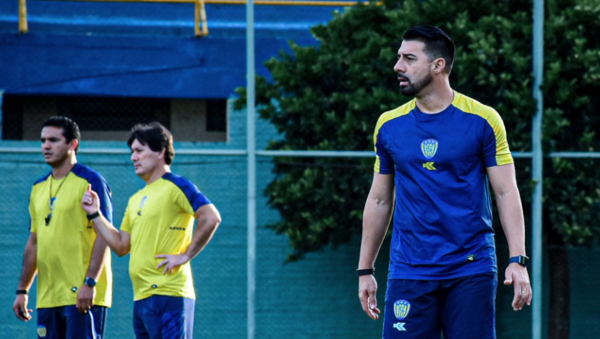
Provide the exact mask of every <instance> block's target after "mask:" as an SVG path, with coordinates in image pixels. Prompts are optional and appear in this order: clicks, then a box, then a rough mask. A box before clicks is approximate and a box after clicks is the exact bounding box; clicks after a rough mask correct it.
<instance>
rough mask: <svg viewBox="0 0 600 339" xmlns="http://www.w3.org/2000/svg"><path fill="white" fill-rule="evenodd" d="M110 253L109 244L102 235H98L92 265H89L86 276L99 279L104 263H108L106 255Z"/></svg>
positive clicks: (91, 260)
mask: <svg viewBox="0 0 600 339" xmlns="http://www.w3.org/2000/svg"><path fill="white" fill-rule="evenodd" d="M108 255H110V253H109V251H108V245H107V244H106V242H105V241H104V239H103V238H102V236H100V235H97V236H96V240H95V241H94V248H93V250H92V257H91V259H90V265H89V267H88V271H87V274H86V277H90V278H93V279H94V280H98V278H100V274H101V273H102V269H104V264H105V263H106V257H107V256H108Z"/></svg>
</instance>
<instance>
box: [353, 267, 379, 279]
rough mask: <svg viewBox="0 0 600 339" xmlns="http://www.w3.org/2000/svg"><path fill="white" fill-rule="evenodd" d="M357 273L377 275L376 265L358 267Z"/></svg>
mask: <svg viewBox="0 0 600 339" xmlns="http://www.w3.org/2000/svg"><path fill="white" fill-rule="evenodd" d="M356 275H357V276H359V277H360V276H361V275H375V267H373V268H365V269H362V270H360V269H358V270H356Z"/></svg>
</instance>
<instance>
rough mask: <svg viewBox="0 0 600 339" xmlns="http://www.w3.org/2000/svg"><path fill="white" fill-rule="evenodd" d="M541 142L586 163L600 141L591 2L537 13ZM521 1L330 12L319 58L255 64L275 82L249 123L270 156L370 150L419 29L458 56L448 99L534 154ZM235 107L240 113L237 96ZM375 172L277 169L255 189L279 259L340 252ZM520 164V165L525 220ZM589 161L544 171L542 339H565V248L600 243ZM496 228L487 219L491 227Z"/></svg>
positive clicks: (342, 165) (329, 163)
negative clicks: (411, 33)
mask: <svg viewBox="0 0 600 339" xmlns="http://www.w3.org/2000/svg"><path fill="white" fill-rule="evenodd" d="M546 7H547V8H546V14H547V15H546V22H545V60H546V61H545V80H544V84H545V85H544V86H543V92H544V97H545V99H544V104H545V111H544V125H543V142H544V151H545V152H546V153H549V152H555V151H580V152H582V151H583V152H590V151H594V150H598V149H599V146H600V140H599V139H598V138H596V134H595V131H596V130H599V128H600V106H599V102H598V100H599V95H598V93H600V81H599V80H600V66H599V65H598V60H599V58H600V48H599V47H598V44H597V41H598V39H599V38H600V4H599V3H598V0H549V1H547V2H546ZM532 8H533V4H532V2H531V1H516V0H500V1H480V0H464V1H451V0H429V1H427V0H423V1H418V0H404V1H403V0H384V1H383V3H382V4H381V5H357V6H355V7H352V8H350V9H347V10H346V11H345V12H344V13H334V16H333V19H332V20H331V21H330V22H329V23H327V24H326V25H319V26H316V27H314V28H312V29H311V32H312V34H313V36H314V37H315V39H316V40H317V41H318V47H315V46H308V47H303V46H298V45H295V44H293V43H291V44H290V46H291V50H292V53H291V54H286V53H283V52H282V53H280V55H279V57H278V58H272V59H271V60H269V61H267V62H266V63H265V64H266V66H267V68H268V69H269V71H270V72H271V75H272V77H273V81H271V82H267V81H266V80H265V78H260V77H259V78H257V105H258V112H259V114H260V116H261V117H262V118H263V119H266V120H268V121H269V122H271V123H272V124H273V125H274V126H275V127H276V128H277V130H278V131H279V132H280V133H281V135H282V139H281V140H278V141H274V142H272V143H271V144H270V145H269V146H268V148H269V149H274V150H373V142H372V133H373V130H374V126H375V123H376V121H377V118H378V117H379V115H380V114H381V113H382V112H384V111H386V110H390V109H392V108H395V107H398V106H400V105H401V104H403V103H404V102H405V101H407V100H408V98H404V97H402V96H401V95H400V94H399V91H398V89H397V88H398V85H397V81H396V79H395V73H394V72H393V70H392V67H393V65H394V63H395V55H396V51H397V48H398V47H399V46H400V42H401V34H402V32H404V31H406V29H408V28H409V27H411V26H414V25H417V24H430V25H435V26H438V27H440V28H442V29H444V31H446V32H447V33H448V34H449V35H450V36H451V37H453V39H454V40H455V43H456V45H457V51H456V61H455V67H454V70H453V72H452V75H451V78H450V82H451V85H452V86H453V88H454V89H456V90H457V91H459V92H462V93H464V94H466V95H469V96H472V97H474V98H476V99H477V100H479V101H481V102H482V103H484V104H487V105H490V106H492V107H494V108H495V109H496V110H497V111H498V112H499V113H500V114H501V116H502V118H503V120H504V122H505V125H506V128H507V131H508V137H509V142H510V145H511V150H512V151H530V150H531V146H530V145H531V119H532V116H533V114H534V113H535V102H534V100H533V98H532V79H533V78H532V53H531V52H532ZM238 92H239V93H240V94H241V97H240V99H239V100H238V101H237V107H238V108H240V107H242V106H243V105H244V104H245V91H244V89H238ZM372 162H373V161H372V160H360V161H357V160H342V161H340V160H339V159H323V158H314V159H305V160H302V161H298V160H297V159H293V158H277V159H275V166H274V172H275V174H276V176H275V179H274V180H273V181H272V182H271V183H270V184H269V186H268V187H267V189H266V192H265V193H266V195H267V196H268V197H269V204H270V206H271V207H273V208H275V209H277V210H278V211H279V212H280V214H281V220H280V221H279V222H277V223H275V224H273V225H270V227H272V228H273V229H274V230H275V231H276V232H278V233H282V234H285V235H287V236H288V237H289V239H290V245H291V248H292V253H290V254H289V256H288V260H297V259H299V258H301V257H302V256H303V255H304V254H306V253H308V252H311V251H316V250H320V249H322V248H324V247H327V246H332V247H336V246H337V245H340V244H343V243H347V242H348V241H349V240H350V239H351V238H352V236H353V235H356V234H359V233H360V230H361V218H362V210H363V206H364V201H365V199H366V196H367V193H368V189H369V187H370V181H371V179H372V170H371V168H372V165H373V164H372ZM529 163H530V162H529V161H517V162H516V165H517V171H518V176H519V178H518V180H519V183H520V190H521V194H522V198H523V200H524V208H525V210H526V211H525V215H526V217H528V216H529V215H530V213H529V202H530V197H531V192H532V191H531V187H532V183H531V180H530V165H529ZM597 166H598V161H597V160H594V159H590V158H583V159H565V158H562V159H561V158H552V159H546V160H545V163H544V176H545V180H544V183H543V184H544V197H543V201H544V225H545V228H544V239H545V241H546V245H547V248H548V253H549V259H550V271H551V272H550V274H551V277H552V278H551V284H553V286H551V290H552V291H553V292H552V293H553V294H552V295H551V311H550V315H551V320H550V328H551V330H550V331H549V336H550V338H566V337H568V335H569V321H568V319H569V307H570V305H569V274H568V272H569V269H568V261H567V259H568V258H567V253H568V252H567V246H569V245H576V246H577V245H590V244H595V243H598V240H599V235H600V223H599V222H598V221H597V220H598V218H599V216H600V171H598V170H597ZM496 221H497V218H496Z"/></svg>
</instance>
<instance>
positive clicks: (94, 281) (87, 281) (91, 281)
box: [83, 278, 96, 287]
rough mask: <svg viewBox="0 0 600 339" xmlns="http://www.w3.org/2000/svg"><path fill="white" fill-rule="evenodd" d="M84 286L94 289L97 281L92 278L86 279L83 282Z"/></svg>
mask: <svg viewBox="0 0 600 339" xmlns="http://www.w3.org/2000/svg"><path fill="white" fill-rule="evenodd" d="M83 283H84V284H86V285H88V286H89V287H94V286H96V280H94V279H92V278H85V280H84V281H83Z"/></svg>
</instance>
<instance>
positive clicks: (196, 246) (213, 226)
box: [185, 218, 220, 260]
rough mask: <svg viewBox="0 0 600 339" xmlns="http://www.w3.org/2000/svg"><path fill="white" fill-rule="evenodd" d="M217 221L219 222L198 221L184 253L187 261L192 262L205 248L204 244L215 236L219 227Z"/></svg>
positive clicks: (211, 220)
mask: <svg viewBox="0 0 600 339" xmlns="http://www.w3.org/2000/svg"><path fill="white" fill-rule="evenodd" d="M219 221H220V220H218V219H216V218H206V219H200V220H198V224H197V225H196V231H195V232H194V237H193V238H192V242H191V243H190V245H189V246H188V248H187V250H186V251H185V254H186V256H188V258H189V259H188V260H192V259H193V258H194V257H195V256H197V255H198V253H200V251H202V250H203V249H204V247H206V244H208V242H209V241H210V239H211V238H212V236H213V235H214V234H215V231H216V230H217V226H219Z"/></svg>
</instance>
